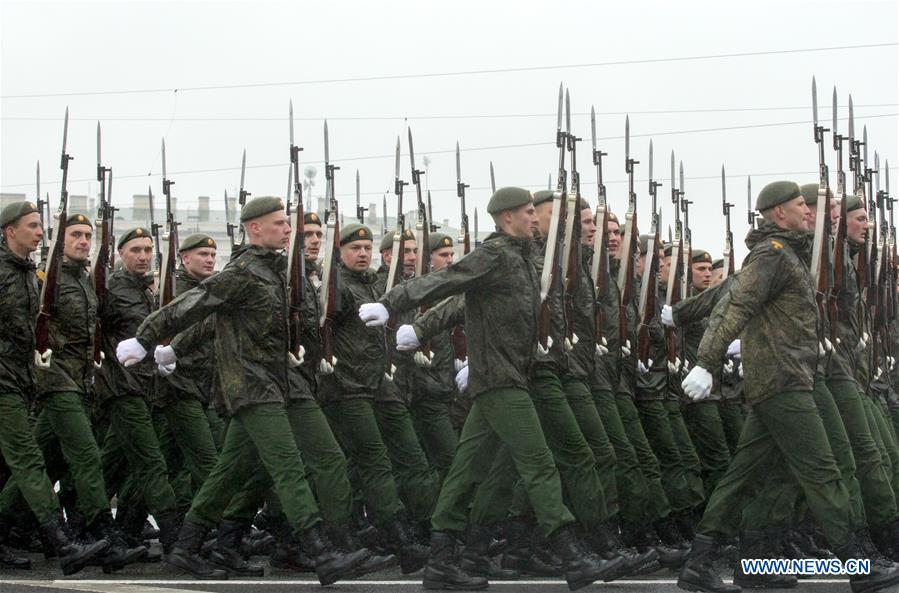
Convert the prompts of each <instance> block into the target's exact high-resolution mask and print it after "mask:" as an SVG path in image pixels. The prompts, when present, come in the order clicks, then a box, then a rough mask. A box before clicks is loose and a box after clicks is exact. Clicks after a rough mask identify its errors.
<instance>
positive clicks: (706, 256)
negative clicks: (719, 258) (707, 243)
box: [690, 249, 712, 264]
mask: <svg viewBox="0 0 899 593" xmlns="http://www.w3.org/2000/svg"><path fill="white" fill-rule="evenodd" d="M690 262H691V263H694V264H710V263H712V254H711V253H709V252H708V251H706V250H704V249H694V250H693V251H692V252H691V253H690Z"/></svg>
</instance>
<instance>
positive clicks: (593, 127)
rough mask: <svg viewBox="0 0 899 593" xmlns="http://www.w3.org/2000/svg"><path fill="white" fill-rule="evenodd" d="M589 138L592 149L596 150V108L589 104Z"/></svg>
mask: <svg viewBox="0 0 899 593" xmlns="http://www.w3.org/2000/svg"><path fill="white" fill-rule="evenodd" d="M590 139H591V141H592V142H593V150H596V110H594V109H593V105H591V106H590Z"/></svg>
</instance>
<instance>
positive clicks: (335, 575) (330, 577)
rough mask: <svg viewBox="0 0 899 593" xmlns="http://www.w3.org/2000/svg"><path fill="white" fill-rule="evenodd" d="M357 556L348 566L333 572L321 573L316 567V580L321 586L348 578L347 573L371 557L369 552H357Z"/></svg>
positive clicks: (353, 570) (350, 572) (356, 568)
mask: <svg viewBox="0 0 899 593" xmlns="http://www.w3.org/2000/svg"><path fill="white" fill-rule="evenodd" d="M358 556H359V557H358V558H356V560H355V561H353V562H351V563H350V564H349V565H348V566H346V567H345V568H343V569H342V570H335V571H333V572H329V573H325V574H321V573H319V572H318V569H316V571H315V573H316V574H317V575H318V582H319V583H321V584H322V586H325V585H333V584H334V583H336V582H337V581H339V580H341V579H347V578H348V576H347V575H351V574H353V572H355V571H356V570H358V569H359V567H360V566H362V564H363V563H364V562H365V561H366V560H368V559H369V558H371V555H370V554H359V555H358Z"/></svg>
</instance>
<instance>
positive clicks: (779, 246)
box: [771, 239, 784, 249]
mask: <svg viewBox="0 0 899 593" xmlns="http://www.w3.org/2000/svg"><path fill="white" fill-rule="evenodd" d="M771 246H772V247H774V249H783V248H784V244H783V243H781V242H780V241H775V240H774V239H771Z"/></svg>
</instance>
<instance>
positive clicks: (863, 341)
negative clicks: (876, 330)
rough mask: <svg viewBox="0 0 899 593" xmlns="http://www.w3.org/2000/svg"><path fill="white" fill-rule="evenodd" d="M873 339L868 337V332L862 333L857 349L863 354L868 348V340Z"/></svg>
mask: <svg viewBox="0 0 899 593" xmlns="http://www.w3.org/2000/svg"><path fill="white" fill-rule="evenodd" d="M870 339H871V336H869V335H868V332H862V337H860V338H859V339H858V344H856V345H855V349H856V350H857V351H858V352H861V351H862V350H864V349H865V348H867V347H868V340H870Z"/></svg>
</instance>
